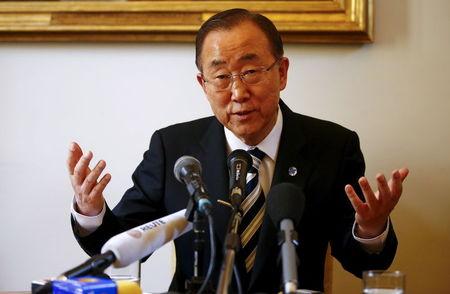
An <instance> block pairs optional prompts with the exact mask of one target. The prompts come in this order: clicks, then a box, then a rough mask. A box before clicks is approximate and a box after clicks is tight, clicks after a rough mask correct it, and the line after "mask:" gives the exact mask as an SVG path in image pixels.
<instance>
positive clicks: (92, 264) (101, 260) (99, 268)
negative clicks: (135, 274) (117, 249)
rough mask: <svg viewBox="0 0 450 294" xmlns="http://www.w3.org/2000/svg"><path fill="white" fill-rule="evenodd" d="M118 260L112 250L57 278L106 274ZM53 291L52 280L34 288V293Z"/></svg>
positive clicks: (41, 293)
mask: <svg viewBox="0 0 450 294" xmlns="http://www.w3.org/2000/svg"><path fill="white" fill-rule="evenodd" d="M115 260H116V256H115V255H114V253H113V252H112V251H106V252H104V253H102V254H97V255H94V256H92V257H91V258H89V259H88V260H86V261H85V262H83V263H82V264H80V265H78V266H76V267H74V268H72V269H70V270H68V271H66V272H64V273H62V274H61V275H59V276H58V277H57V278H56V280H67V279H72V278H78V277H81V276H87V275H93V276H98V275H104V274H103V271H104V270H105V269H106V268H107V267H109V266H110V265H111V264H113V262H114V261H115ZM52 292H53V286H52V281H48V282H46V283H45V284H44V285H41V286H39V287H37V288H33V289H32V293H33V294H49V293H52Z"/></svg>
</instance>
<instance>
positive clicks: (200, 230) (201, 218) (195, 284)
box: [185, 198, 206, 293]
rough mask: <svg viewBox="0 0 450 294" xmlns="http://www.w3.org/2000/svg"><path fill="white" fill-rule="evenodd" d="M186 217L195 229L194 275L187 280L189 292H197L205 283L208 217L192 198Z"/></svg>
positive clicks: (186, 285)
mask: <svg viewBox="0 0 450 294" xmlns="http://www.w3.org/2000/svg"><path fill="white" fill-rule="evenodd" d="M185 218H186V219H187V220H188V221H190V222H192V226H193V231H194V275H193V276H192V278H191V279H190V280H186V284H185V287H186V290H187V293H197V292H198V290H199V289H200V287H201V286H202V284H203V281H204V279H205V276H204V267H203V264H204V251H205V250H204V249H205V239H206V238H205V235H206V232H205V231H206V218H205V215H204V214H203V213H202V212H199V211H198V205H196V204H195V201H194V200H193V199H192V198H191V199H190V200H189V203H188V205H187V208H186V213H185Z"/></svg>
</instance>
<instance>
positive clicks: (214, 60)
mask: <svg viewBox="0 0 450 294" xmlns="http://www.w3.org/2000/svg"><path fill="white" fill-rule="evenodd" d="M225 63H226V62H225V60H221V59H213V60H212V61H211V63H210V65H211V66H213V67H216V66H219V65H222V64H225Z"/></svg>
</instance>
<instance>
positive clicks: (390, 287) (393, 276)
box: [363, 270, 405, 294]
mask: <svg viewBox="0 0 450 294" xmlns="http://www.w3.org/2000/svg"><path fill="white" fill-rule="evenodd" d="M404 293H405V274H403V273H402V272H400V271H393V272H390V271H381V270H371V271H365V272H363V294H404Z"/></svg>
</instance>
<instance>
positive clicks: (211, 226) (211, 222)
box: [197, 214, 216, 294]
mask: <svg viewBox="0 0 450 294" xmlns="http://www.w3.org/2000/svg"><path fill="white" fill-rule="evenodd" d="M208 226H209V243H210V247H211V249H210V261H209V266H208V271H207V272H206V276H205V280H204V281H203V284H202V286H201V287H200V289H199V290H198V292H197V293H198V294H201V293H202V292H203V291H204V290H205V288H206V286H207V285H208V282H209V280H210V279H211V275H212V271H213V270H214V266H215V263H216V242H215V240H214V220H213V217H212V215H211V214H208Z"/></svg>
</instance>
